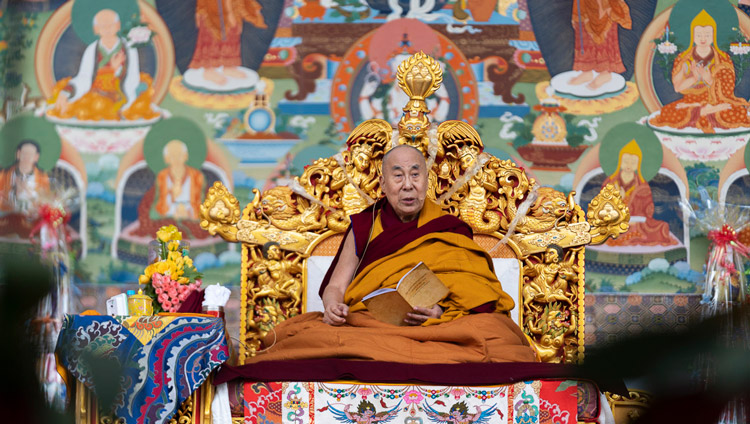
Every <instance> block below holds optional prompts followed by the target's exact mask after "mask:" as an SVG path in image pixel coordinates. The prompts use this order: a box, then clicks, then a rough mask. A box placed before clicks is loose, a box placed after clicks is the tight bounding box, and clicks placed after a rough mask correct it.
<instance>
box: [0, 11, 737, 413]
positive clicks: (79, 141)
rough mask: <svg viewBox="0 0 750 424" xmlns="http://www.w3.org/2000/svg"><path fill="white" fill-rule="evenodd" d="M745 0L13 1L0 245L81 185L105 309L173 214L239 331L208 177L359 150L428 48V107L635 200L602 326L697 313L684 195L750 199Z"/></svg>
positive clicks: (14, 246)
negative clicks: (211, 228) (203, 214)
mask: <svg viewBox="0 0 750 424" xmlns="http://www.w3.org/2000/svg"><path fill="white" fill-rule="evenodd" d="M746 3H748V1H746V0H733V1H732V0H717V1H711V2H706V1H703V0H644V1H640V0H639V1H636V0H601V1H600V0H557V1H554V2H549V1H542V0H468V1H467V0H416V1H414V0H412V1H406V0H363V1H349V0H67V1H66V0H36V1H33V2H30V1H29V2H9V3H8V4H7V5H6V4H3V5H4V8H3V9H2V10H1V11H0V13H2V15H0V78H1V79H2V84H0V90H1V93H2V102H3V107H2V110H1V111H0V118H1V119H2V127H0V137H1V140H0V143H2V144H1V145H0V186H1V188H0V191H1V192H2V199H1V200H2V202H1V203H0V242H1V244H0V245H1V246H2V250H3V251H26V250H28V249H32V248H33V247H34V243H36V242H38V240H39V236H38V234H36V232H35V231H34V229H35V226H36V223H37V221H38V219H39V216H38V213H36V212H35V210H36V209H38V207H39V205H40V204H43V203H44V202H45V201H49V199H50V196H52V197H53V198H54V196H61V195H62V194H61V193H65V194H64V196H65V198H66V200H67V202H68V204H69V207H70V210H71V213H70V215H69V216H68V217H67V218H66V222H65V234H66V237H67V240H68V241H69V243H70V245H71V247H72V249H71V251H72V252H73V255H74V256H75V261H74V263H75V266H74V269H73V273H74V275H75V278H74V280H75V285H76V286H77V289H76V293H77V294H76V296H75V305H74V306H75V308H76V309H77V310H83V309H89V308H91V309H103V304H104V302H103V300H104V299H105V298H107V297H109V296H111V295H112V294H115V293H118V292H120V291H122V290H124V289H126V288H135V287H136V286H135V284H136V282H137V278H138V275H139V274H140V272H141V271H142V270H143V267H144V265H145V264H146V261H147V254H148V253H147V251H148V243H149V241H150V240H151V239H153V237H154V234H155V231H156V230H157V229H158V228H159V227H161V226H163V225H175V226H177V227H178V228H179V229H180V231H181V232H182V233H183V235H184V236H185V238H188V239H190V250H191V257H193V258H194V261H195V265H196V267H197V268H198V269H199V270H200V271H201V272H203V273H204V274H205V276H206V277H205V279H204V281H205V282H206V283H208V284H211V283H222V284H225V285H229V286H230V287H234V291H235V294H237V296H235V297H234V298H233V300H232V301H230V303H229V308H228V309H229V311H228V315H229V317H230V324H229V326H230V331H231V328H232V327H233V326H234V325H236V323H235V324H233V323H232V321H233V320H234V319H233V318H232V317H233V316H234V317H236V314H237V313H238V312H237V311H238V310H239V307H238V303H239V296H238V294H239V293H238V291H239V289H238V284H239V281H240V266H239V264H240V253H239V249H238V247H237V246H233V245H230V244H227V243H225V242H223V241H220V240H219V239H218V238H215V237H212V236H209V235H208V233H207V232H206V231H205V230H203V229H202V228H201V227H200V225H199V221H198V211H199V205H200V204H201V203H202V201H203V200H204V197H205V193H206V191H207V189H208V187H210V186H211V185H212V184H213V183H214V182H216V181H220V182H221V183H222V184H224V185H225V186H227V187H229V188H230V190H231V191H232V192H233V193H234V194H235V195H236V196H237V198H238V199H239V200H240V202H241V203H242V204H243V205H244V204H246V203H248V202H250V201H251V200H252V198H253V197H254V194H253V190H255V189H257V190H265V189H269V188H272V187H274V186H277V185H284V184H287V183H288V182H289V181H290V179H292V178H293V177H294V176H295V175H300V174H301V173H302V171H303V169H304V167H305V166H306V165H307V164H310V163H312V161H314V160H315V159H318V158H321V157H329V156H333V155H335V154H336V153H337V152H339V151H340V150H341V149H342V148H345V143H344V140H345V139H346V136H347V134H348V132H349V131H351V130H352V129H353V128H355V127H356V125H358V124H359V123H360V122H362V121H364V120H367V119H373V118H379V119H384V120H386V121H388V122H390V123H391V124H394V125H395V124H396V122H397V121H398V120H399V118H400V117H401V114H402V113H403V110H401V107H402V106H403V104H404V103H405V100H406V99H405V97H404V94H403V92H402V91H401V90H400V89H399V87H398V84H397V83H396V82H395V75H396V68H397V66H398V64H399V63H400V62H401V61H402V60H403V59H404V58H405V57H407V56H409V55H411V54H413V53H415V52H418V51H423V52H424V53H426V54H429V55H431V56H433V57H434V58H435V59H436V60H437V61H438V62H439V64H440V66H441V67H442V69H443V75H444V78H443V82H442V84H441V86H440V88H439V89H438V90H437V91H436V92H435V93H434V94H433V95H432V96H430V97H429V98H428V99H426V106H427V108H428V109H429V114H430V115H431V116H430V119H431V120H433V121H436V122H440V121H443V120H449V119H459V120H463V121H465V122H467V123H469V124H471V125H472V126H473V127H474V128H476V130H477V131H478V133H479V134H480V136H481V137H482V140H483V142H484V145H485V147H484V148H485V150H486V151H487V152H489V153H491V154H493V155H495V156H497V157H499V158H501V159H511V160H513V161H514V162H515V163H516V164H518V165H519V166H521V167H523V168H524V169H525V170H526V172H527V173H528V174H529V176H530V177H532V178H534V179H535V180H536V181H537V182H538V183H539V184H540V185H541V186H547V187H552V188H555V189H557V190H559V191H561V192H563V193H564V194H566V195H567V194H569V193H570V192H575V193H574V196H573V197H574V198H575V200H576V201H577V203H579V204H581V205H586V204H588V201H589V200H590V199H591V198H592V197H593V196H594V195H595V194H596V193H597V192H598V191H599V190H600V189H601V188H602V187H603V186H606V185H608V184H612V185H613V186H615V187H616V188H617V189H618V190H619V191H620V193H621V195H622V197H623V199H624V201H625V202H626V204H627V205H628V207H629V208H630V214H631V217H632V218H631V225H630V230H629V232H628V233H626V234H624V235H623V236H622V237H620V238H618V239H617V240H611V241H608V242H607V243H605V244H604V245H601V246H597V247H595V248H589V249H587V251H586V261H587V263H586V304H587V309H586V311H587V322H586V325H587V327H588V328H587V329H586V338H587V343H589V344H597V343H608V342H610V341H614V340H616V339H617V338H618V337H620V336H621V335H623V334H634V333H638V332H641V331H644V330H646V329H649V328H650V327H653V326H654V325H658V326H662V327H666V328H670V329H675V328H681V327H684V326H686V325H687V324H689V322H690V321H691V319H692V318H691V317H693V316H695V313H696V311H697V310H698V304H699V301H700V295H701V293H702V291H703V280H704V275H703V264H704V262H705V254H706V249H707V246H708V243H709V241H708V237H707V234H703V233H701V232H699V231H698V230H696V229H695V227H694V226H693V225H691V221H690V216H689V214H688V213H687V211H686V210H685V208H684V206H683V205H686V204H690V203H693V204H695V203H696V201H697V200H698V199H699V198H700V194H699V193H700V192H701V191H702V190H704V192H705V193H706V194H707V195H708V196H709V197H711V198H712V199H713V201H716V202H727V203H732V204H740V205H748V206H750V205H749V203H750V200H748V196H747V194H746V193H748V192H750V172H749V171H748V169H750V149H748V148H747V144H748V140H749V139H750V115H748V110H749V108H750V103H748V99H749V98H750V70H748V67H749V66H748V64H750V59H749V58H750V56H749V55H750V40H749V39H748V36H750V17H749V16H748V15H747V13H749V12H750V6H748V5H747V4H746ZM740 238H741V239H742V240H745V241H746V242H747V241H748V239H750V234H740ZM233 311H234V312H233ZM623 311H627V314H623V313H622V312H623ZM332 405H333V404H332ZM339 406H341V405H338V406H336V405H334V406H333V407H334V408H338V407H339ZM376 406H377V405H376ZM355 407H357V405H353V406H352V408H355ZM403 407H405V405H402V408H403ZM435 408H437V407H435ZM438 409H439V408H438ZM438 409H435V410H436V411H437V410H438ZM484 409H487V408H484ZM484 409H483V410H484ZM342 411H343V409H342ZM353 411H354V409H351V410H350V413H353ZM379 411H380V409H379ZM469 412H471V413H474V412H476V411H474V410H473V409H470V410H469ZM342 413H343V412H342Z"/></svg>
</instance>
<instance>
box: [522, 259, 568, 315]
mask: <svg viewBox="0 0 750 424" xmlns="http://www.w3.org/2000/svg"><path fill="white" fill-rule="evenodd" d="M563 255H564V252H563V249H562V247H560V246H559V245H556V244H551V245H549V246H547V249H546V250H545V252H544V255H543V258H542V261H541V262H532V261H531V259H529V258H526V259H525V263H526V266H525V267H524V268H523V277H524V287H523V308H524V315H527V313H533V312H541V309H542V305H544V304H549V303H552V302H564V303H567V304H568V305H570V306H573V300H574V299H575V293H574V292H573V291H572V290H571V288H572V285H573V284H574V283H577V282H578V273H579V270H578V269H577V267H576V265H575V264H574V263H573V260H574V255H571V257H570V258H569V259H567V260H566V259H564V257H563ZM526 309H528V310H526Z"/></svg>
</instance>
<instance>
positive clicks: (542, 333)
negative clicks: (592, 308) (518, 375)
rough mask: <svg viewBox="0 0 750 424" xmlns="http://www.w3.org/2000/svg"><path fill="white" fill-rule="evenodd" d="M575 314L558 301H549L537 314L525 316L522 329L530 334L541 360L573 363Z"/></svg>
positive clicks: (576, 327)
mask: <svg viewBox="0 0 750 424" xmlns="http://www.w3.org/2000/svg"><path fill="white" fill-rule="evenodd" d="M577 329H578V325H577V317H576V314H575V313H573V312H571V311H570V310H569V309H566V308H564V307H563V306H562V305H561V304H560V303H557V302H555V303H550V304H548V305H547V306H545V307H544V310H543V312H542V313H541V314H539V315H529V316H526V318H525V320H524V331H526V332H527V334H530V335H531V336H532V339H533V341H534V345H535V347H536V350H537V352H538V353H539V357H540V359H541V360H542V362H551V363H560V362H565V363H574V362H576V361H577V359H578V349H577V347H578V340H577V339H576V337H575V333H576V330H577Z"/></svg>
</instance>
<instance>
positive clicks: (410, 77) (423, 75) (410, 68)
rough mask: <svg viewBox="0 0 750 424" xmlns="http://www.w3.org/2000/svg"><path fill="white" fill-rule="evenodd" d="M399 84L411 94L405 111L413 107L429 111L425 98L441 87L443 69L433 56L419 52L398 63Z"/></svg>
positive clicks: (408, 94)
mask: <svg viewBox="0 0 750 424" xmlns="http://www.w3.org/2000/svg"><path fill="white" fill-rule="evenodd" d="M396 78H397V79H398V86H399V87H401V89H402V90H404V93H406V95H407V96H409V102H408V103H407V104H406V106H404V112H409V111H410V110H412V109H416V110H419V111H422V112H424V113H429V111H430V110H429V109H428V108H427V105H426V104H425V102H424V101H425V99H426V98H427V97H429V96H430V95H431V94H432V93H434V92H435V91H437V89H438V88H440V84H441V83H442V82H443V70H442V69H441V68H440V64H439V63H438V62H437V61H436V60H435V59H433V58H432V57H431V56H428V55H426V54H424V53H423V52H418V53H415V54H413V55H412V56H409V58H408V59H406V60H404V61H403V62H401V64H400V65H398V71H397V73H396Z"/></svg>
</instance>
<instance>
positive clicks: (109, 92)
mask: <svg viewBox="0 0 750 424" xmlns="http://www.w3.org/2000/svg"><path fill="white" fill-rule="evenodd" d="M120 28H121V23H120V16H119V15H118V14H117V12H115V11H114V10H111V9H102V10H100V11H99V12H98V13H97V14H96V15H94V20H93V29H94V34H95V35H96V36H97V37H98V39H97V40H96V41H94V42H93V43H91V44H89V45H88V47H86V50H85V51H84V52H83V56H82V57H81V63H80V66H79V67H78V74H77V75H76V76H75V77H72V78H70V77H68V78H63V79H62V80H60V81H58V82H57V84H55V87H54V89H53V94H52V97H51V98H50V99H49V103H51V104H53V107H52V108H51V109H50V110H49V112H48V114H49V115H50V116H53V117H57V118H62V119H70V118H77V119H79V120H111V121H117V120H120V119H127V120H135V119H153V118H156V117H158V116H159V113H158V112H156V111H154V110H152V108H151V95H152V92H153V90H152V89H151V87H150V85H151V79H150V77H149V76H148V75H147V74H141V72H140V68H139V62H138V52H137V51H136V49H134V48H132V47H129V46H128V45H127V41H126V40H125V39H124V38H122V37H121V36H120V35H119V32H120ZM142 79H143V81H142ZM144 86H145V89H144Z"/></svg>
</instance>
